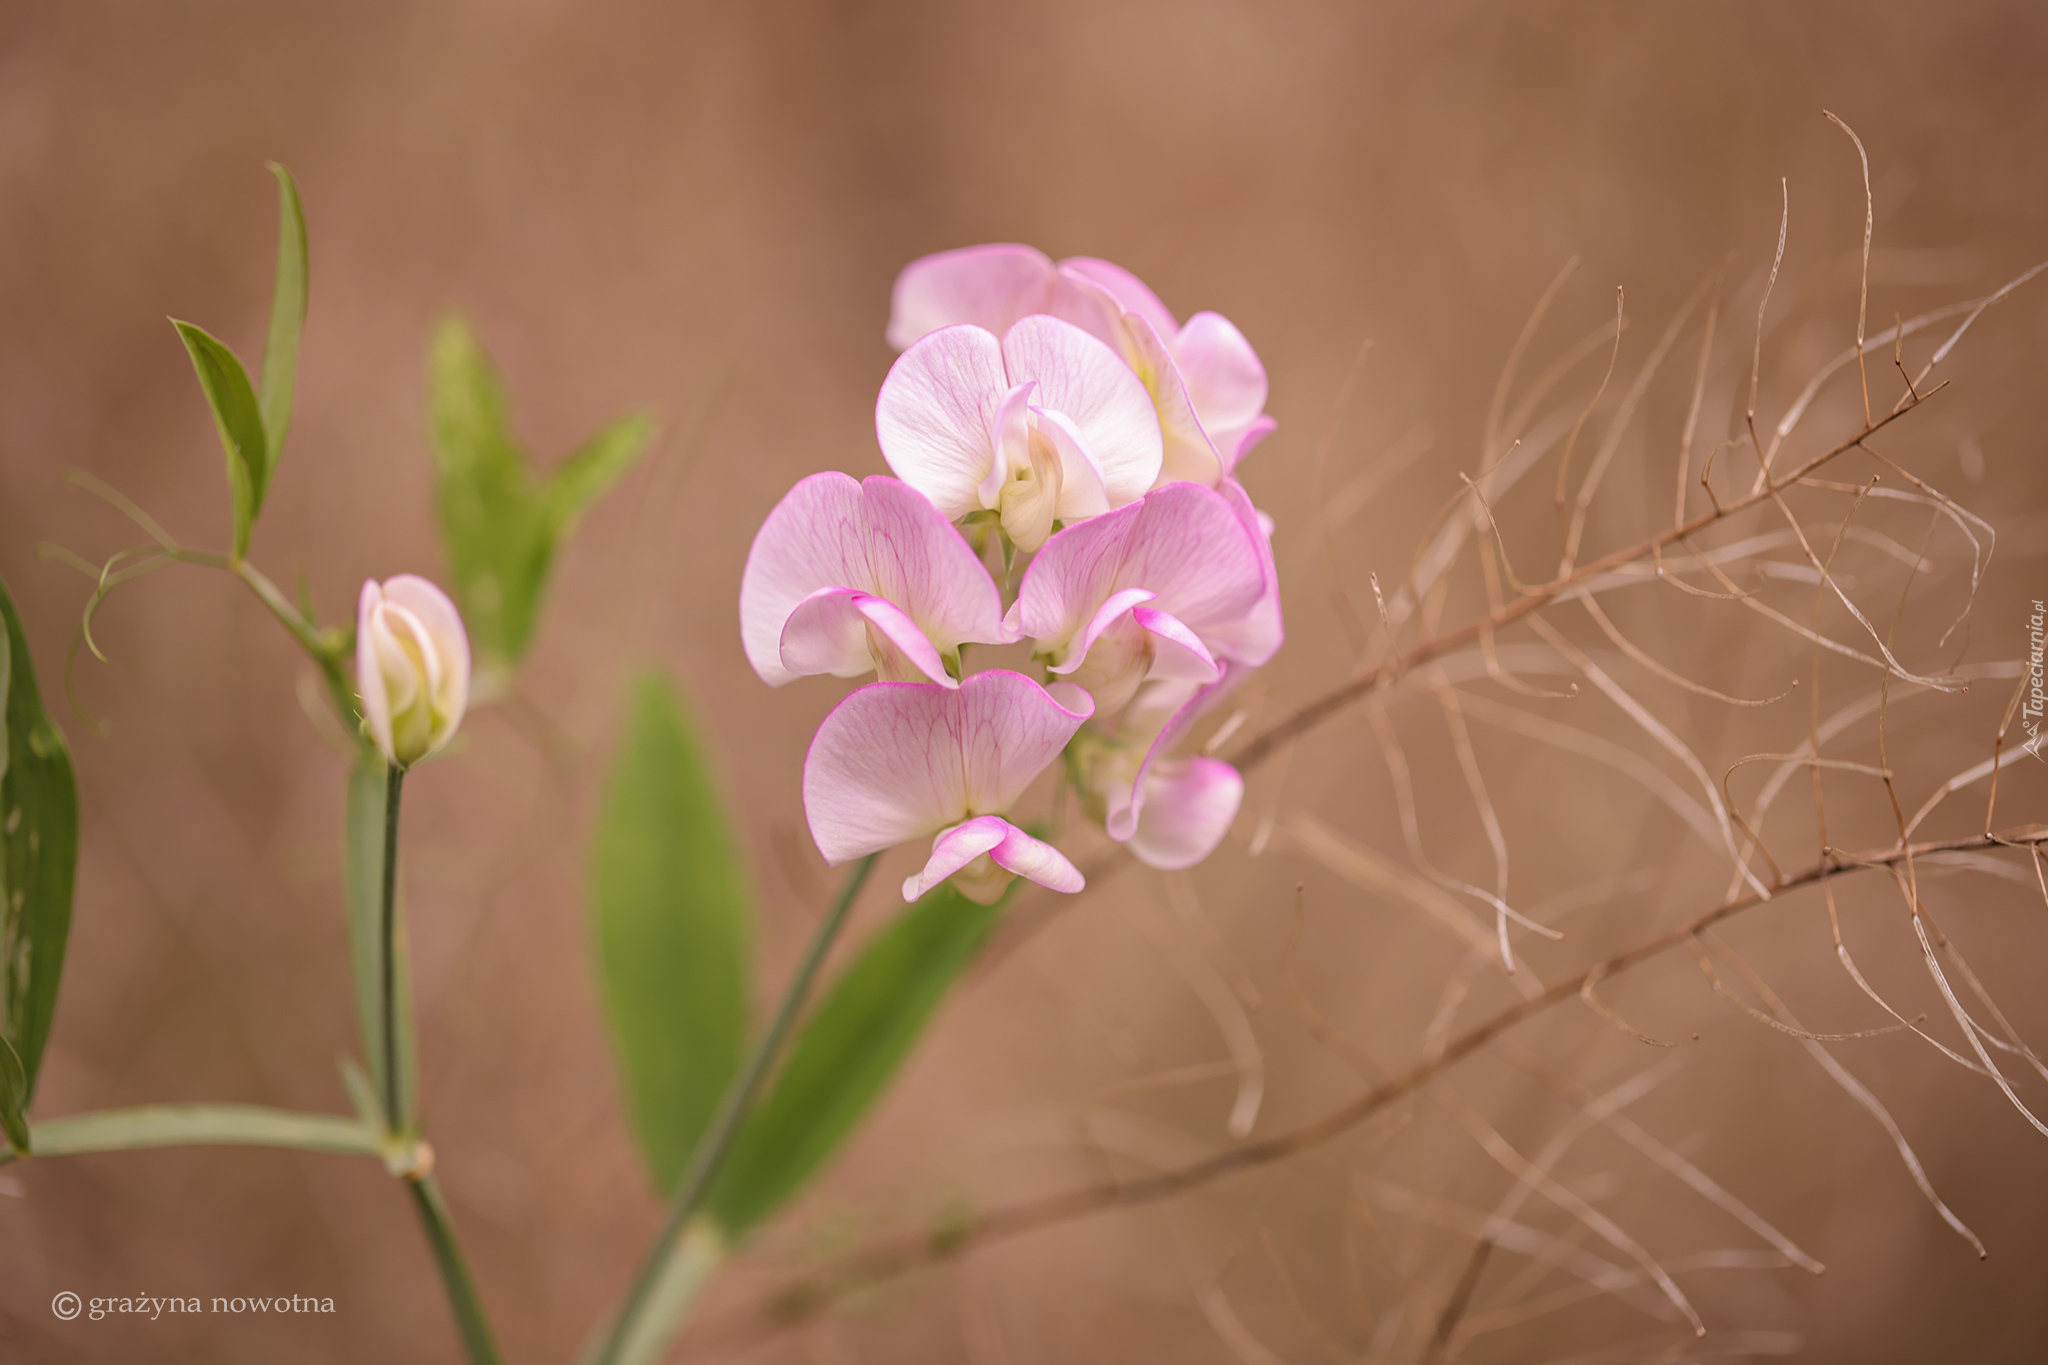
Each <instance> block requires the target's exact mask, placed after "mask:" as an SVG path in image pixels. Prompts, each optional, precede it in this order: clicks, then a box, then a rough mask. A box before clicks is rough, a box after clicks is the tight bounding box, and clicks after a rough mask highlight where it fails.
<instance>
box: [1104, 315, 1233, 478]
mask: <svg viewBox="0 0 2048 1365" xmlns="http://www.w3.org/2000/svg"><path fill="white" fill-rule="evenodd" d="M1124 325H1125V335H1126V336H1127V337H1128V339H1129V341H1130V343H1131V355H1130V360H1131V368H1132V369H1134V370H1136V371H1137V373H1138V378H1140V379H1141V380H1143V381H1144V383H1145V388H1146V390H1147V391H1148V392H1150V393H1151V395H1152V406H1153V409H1154V410H1155V411H1156V412H1157V413H1158V415H1159V433H1160V437H1161V440H1162V442H1163V444H1164V453H1163V456H1162V458H1161V461H1160V466H1159V478H1158V480H1157V483H1158V484H1160V485H1164V484H1169V483H1199V484H1202V485H1204V486H1206V487H1209V488H1214V487H1215V486H1216V480H1217V479H1219V478H1221V477H1222V476H1223V473H1224V460H1223V457H1222V455H1221V454H1220V453H1219V448H1218V446H1217V445H1216V443H1215V442H1214V441H1212V440H1211V439H1210V436H1209V433H1208V432H1207V431H1206V430H1204V429H1203V427H1202V422H1201V419H1200V418H1199V417H1197V416H1196V415H1195V405H1194V403H1193V401H1192V400H1190V399H1189V397H1188V388H1187V383H1186V381H1185V380H1183V379H1182V378H1181V373H1180V366H1179V365H1177V364H1175V363H1174V359H1173V354H1172V352H1171V351H1169V350H1168V349H1167V346H1166V343H1165V342H1164V341H1163V340H1161V339H1160V336H1159V333H1158V332H1156V331H1154V330H1153V329H1152V325H1151V324H1150V323H1148V322H1147V321H1145V319H1144V318H1143V317H1142V316H1140V315H1139V314H1136V313H1132V314H1129V315H1128V316H1126V317H1125V319H1124Z"/></svg>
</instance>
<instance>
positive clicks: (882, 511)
mask: <svg viewBox="0 0 2048 1365" xmlns="http://www.w3.org/2000/svg"><path fill="white" fill-rule="evenodd" d="M826 588H843V589H849V590H851V591H853V592H856V593H866V594H871V595H873V596H876V597H881V598H884V599H886V600H888V601H889V602H892V603H894V604H895V606H896V607H897V608H898V609H900V610H901V611H902V612H903V613H904V614H905V615H907V616H908V617H909V618H910V619H911V620H912V621H914V622H916V623H917V626H918V627H919V629H920V630H922V631H923V633H924V634H925V635H926V636H927V637H928V638H929V639H930V641H931V643H932V646H933V648H934V649H935V650H936V652H937V653H939V654H945V653H949V652H951V651H952V650H954V649H956V648H958V646H959V645H960V644H962V643H963V642H966V641H976V642H981V643H989V644H994V643H1000V642H1002V641H1004V640H1007V639H1009V638H1012V637H1010V636H1009V635H1008V634H1007V633H1006V632H1005V631H1004V630H1003V627H1002V621H1001V611H1002V597H1001V594H1000V593H999V591H998V590H997V588H996V585H995V582H994V581H993V580H992V579H991V578H990V577H989V575H988V570H987V569H986V568H984V567H983V566H982V564H981V561H980V560H979V559H978V558H977V557H976V556H975V554H974V551H973V550H972V549H971V548H969V547H968V545H967V542H966V541H965V540H963V539H962V538H961V536H960V533H959V532H957V531H955V530H954V529H953V527H952V525H951V524H950V523H949V522H948V521H947V520H946V517H945V515H944V514H943V513H941V512H940V511H939V510H938V509H937V508H935V507H934V506H932V504H931V503H930V502H929V501H928V500H926V499H925V498H924V497H923V495H921V494H920V493H918V492H917V490H915V489H913V488H911V487H909V486H908V485H906V484H903V483H900V482H898V481H897V480H895V479H888V478H879V477H877V478H871V479H868V480H867V481H866V482H865V483H856V482H854V480H853V479H851V478H849V477H848V476H846V475H844V474H839V473H824V474H814V475H812V476H811V477H809V478H807V479H804V480H803V481H802V482H800V483H798V484H797V486H796V487H795V488H792V489H791V490H790V491H789V493H788V494H787V495H785V496H784V497H783V499H782V501H781V502H779V503H777V504H776V506H775V508H774V510H773V511H771V512H770V513H769V514H768V517H767V519H766V520H765V521H764V522H763V523H762V525H761V530H760V531H759V533H758V534H756V535H755V537H754V544H753V548H752V549H751V550H750V551H749V552H748V554H747V566H746V570H745V572H744V573H743V574H742V575H741V578H740V639H741V643H742V644H743V645H744V646H745V648H746V652H747V661H748V662H749V663H751V664H752V665H753V666H754V671H755V672H756V673H758V674H760V675H761V679H762V681H764V682H766V683H768V684H769V686H771V687H780V686H782V685H783V684H784V683H787V682H789V681H791V680H792V679H793V678H795V677H797V676H799V674H800V673H802V672H806V671H810V670H809V669H808V668H801V669H799V668H796V667H794V666H792V665H791V664H790V663H788V662H786V661H785V659H784V655H783V632H784V630H785V628H786V627H787V626H788V624H789V620H790V617H791V615H792V614H793V613H795V612H796V610H797V609H798V607H799V606H800V605H801V604H802V603H803V602H805V601H806V600H807V599H808V598H810V597H812V596H813V595H814V594H816V593H818V592H820V591H821V590H823V589H826ZM820 610H823V608H820ZM852 624H853V623H851V622H848V621H843V620H842V621H841V622H840V626H841V627H842V628H844V629H843V631H842V636H841V638H843V639H844V640H845V642H846V644H847V645H848V649H847V650H846V651H844V653H845V654H846V657H845V658H844V659H841V658H840V655H839V654H834V653H832V652H830V650H829V649H827V646H826V643H825V639H824V637H814V636H807V637H806V643H803V644H800V645H799V650H798V654H799V656H800V657H802V658H804V659H806V660H808V661H810V662H811V663H819V662H822V661H823V660H826V659H834V660H839V661H838V662H834V663H833V665H832V666H831V667H828V668H823V669H821V670H820V671H824V672H830V673H838V674H840V675H841V676H851V675H852V674H854V673H859V672H864V671H866V670H865V669H862V668H856V667H854V666H853V664H854V660H853V658H852V657H851V645H852V644H854V643H856V642H857V640H856V638H855V637H854V636H853V635H852V634H851V633H850V632H851V627H852ZM817 626H818V623H816V622H813V623H811V625H810V626H807V627H806V631H811V630H815V629H816V628H817ZM865 638H866V637H865V633H864V632H862V633H861V634H860V635H859V637H858V640H859V641H864V640H865ZM821 649H826V650H827V652H826V653H825V654H823V655H821V654H820V653H819V651H820V650H821Z"/></svg>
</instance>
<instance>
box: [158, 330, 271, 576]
mask: <svg viewBox="0 0 2048 1365" xmlns="http://www.w3.org/2000/svg"><path fill="white" fill-rule="evenodd" d="M171 325H172V326H173V327H175V328H177V329H178V335H179V336H180V337H181V338H183V339H184V342H185V349H186V350H187V351H188V352H190V353H191V356H192V368H193V370H194V371H196V372H197V373H198V375H199V387H200V388H201V389H204V390H205V391H206V402H207V405H208V406H209V407H211V408H212V409H213V424H214V426H215V427H217V428H218V429H219V430H220V443H221V447H222V448H223V449H224V450H226V451H227V456H228V492H229V494H230V495H231V497H232V498H233V500H234V517H235V556H236V557H237V558H240V557H241V556H242V555H244V554H247V553H248V551H249V529H250V527H252V526H254V525H255V524H256V514H257V513H258V512H260V511H262V510H263V495H264V493H265V492H266V491H267V490H268V489H269V487H270V454H269V438H268V437H266V436H265V435H264V431H263V411H262V409H261V408H260V407H259V406H258V405H257V402H256V393H255V390H253V389H251V388H250V387H249V375H248V373H247V372H246V371H245V370H243V369H242V362H241V361H239V360H237V359H235V353H234V352H233V351H231V350H229V349H228V348H227V346H226V345H224V344H223V343H222V342H220V341H219V340H217V339H216V338H214V337H213V336H212V335H210V334H209V333H208V332H207V331H206V330H205V329H204V328H201V327H195V326H194V325H193V324H191V323H189V322H180V321H178V320H177V319H176V318H172V319H171Z"/></svg>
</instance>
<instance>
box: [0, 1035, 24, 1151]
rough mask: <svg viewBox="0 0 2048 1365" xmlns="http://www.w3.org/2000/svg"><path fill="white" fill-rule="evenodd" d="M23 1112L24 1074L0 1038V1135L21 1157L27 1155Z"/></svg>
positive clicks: (11, 1050)
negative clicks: (2, 1135)
mask: <svg viewBox="0 0 2048 1365" xmlns="http://www.w3.org/2000/svg"><path fill="white" fill-rule="evenodd" d="M27 1113H28V1073H26V1072H24V1071H23V1070H22V1069H21V1058H20V1057H18V1056H16V1055H15V1052H14V1044H12V1043H10V1042H8V1041H7V1040H6V1039H5V1038H0V1134H4V1135H5V1136H6V1138H7V1146H8V1147H9V1148H10V1149H11V1150H13V1151H15V1152H19V1153H20V1154H21V1155H23V1156H27V1155H28V1118H27V1117H26V1116H27Z"/></svg>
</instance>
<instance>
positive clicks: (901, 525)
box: [847, 475, 1016, 653]
mask: <svg viewBox="0 0 2048 1365" xmlns="http://www.w3.org/2000/svg"><path fill="white" fill-rule="evenodd" d="M861 510H862V513H863V514H864V517H865V526H866V530H867V560H868V573H869V578H868V580H867V582H866V583H851V584H848V585H847V586H849V587H857V588H865V589H866V590H867V591H869V592H872V593H874V594H876V595H877V596H880V597H886V598H887V599H889V600H890V601H891V602H894V603H895V604H896V605H897V606H899V607H901V608H902V609H903V610H904V612H905V613H906V614H907V615H908V616H909V617H910V619H911V620H913V621H915V622H917V624H918V626H919V627H920V628H921V629H922V630H923V631H924V633H925V634H926V635H927V636H928V637H930V639H931V641H932V643H933V644H934V645H936V646H937V647H938V649H939V651H940V652H941V653H950V652H951V651H952V650H953V649H954V648H955V647H957V646H959V645H961V644H966V643H973V644H986V645H994V644H1004V643H1007V642H1008V641H1010V640H1012V639H1014V638H1016V637H1014V636H1012V635H1010V634H1009V633H1008V632H1006V631H1005V630H1004V629H1003V625H1002V615H1003V594H1002V590H1001V589H999V588H998V587H996V584H995V580H994V579H993V578H990V577H989V573H988V568H987V567H986V566H985V565H984V564H983V563H982V562H981V557H980V556H979V555H977V554H975V553H974V549H973V547H972V546H970V545H969V544H968V543H967V541H966V539H965V538H964V537H962V536H961V534H960V533H959V532H958V531H957V530H955V529H954V528H953V526H952V524H951V523H950V522H948V521H947V520H946V517H945V514H944V513H942V512H941V511H939V509H938V508H937V507H935V506H933V505H932V503H931V500H930V499H928V498H926V497H925V496H924V495H923V494H922V493H919V492H918V491H917V490H916V489H915V488H912V487H911V486H910V485H909V484H907V483H902V482H899V481H898V480H896V479H890V478H884V477H882V476H880V475H873V476H870V477H869V478H866V479H863V480H862V481H861Z"/></svg>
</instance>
